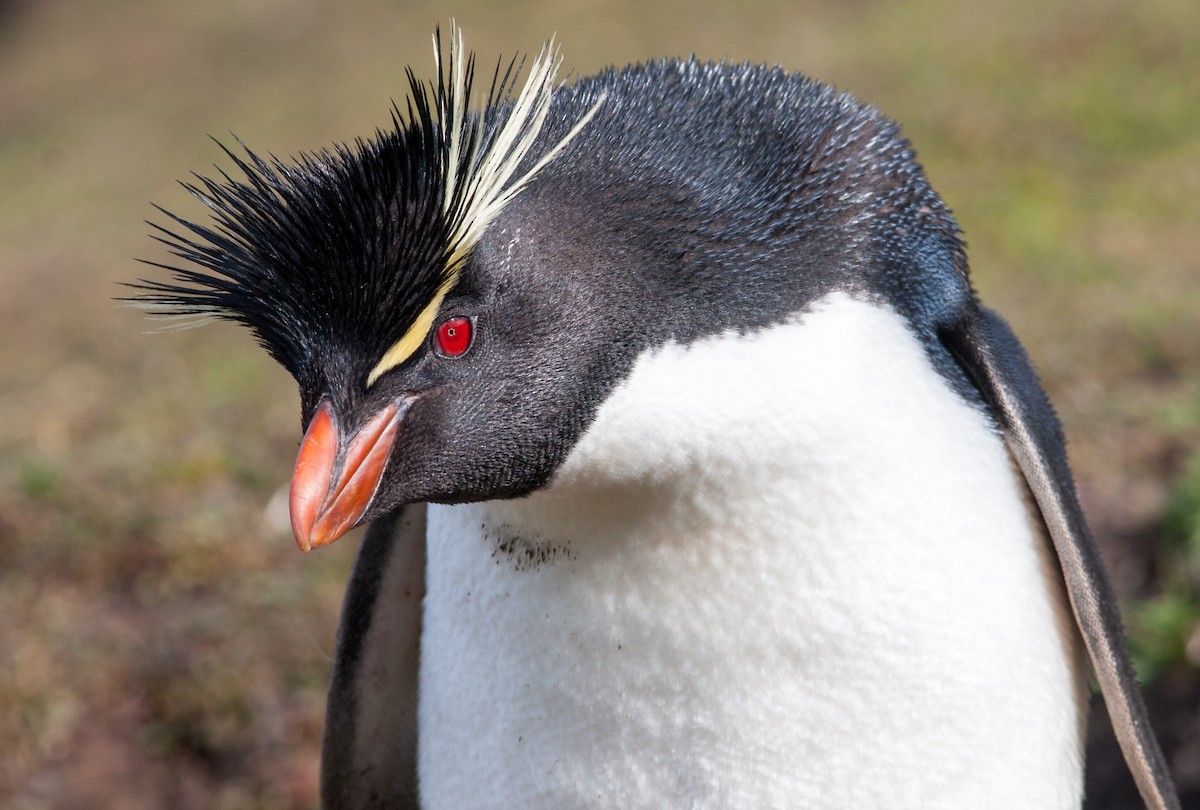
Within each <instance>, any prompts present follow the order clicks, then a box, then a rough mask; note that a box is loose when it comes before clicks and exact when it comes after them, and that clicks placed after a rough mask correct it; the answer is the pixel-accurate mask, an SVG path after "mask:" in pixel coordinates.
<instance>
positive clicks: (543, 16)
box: [0, 0, 1200, 810]
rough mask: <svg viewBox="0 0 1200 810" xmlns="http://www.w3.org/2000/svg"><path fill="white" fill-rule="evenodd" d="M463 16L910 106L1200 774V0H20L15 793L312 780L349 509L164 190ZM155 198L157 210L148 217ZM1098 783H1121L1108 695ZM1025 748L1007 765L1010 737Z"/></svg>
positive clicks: (1119, 791)
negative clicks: (331, 507)
mask: <svg viewBox="0 0 1200 810" xmlns="http://www.w3.org/2000/svg"><path fill="white" fill-rule="evenodd" d="M451 16H454V17H456V18H457V20H458V21H459V23H461V24H462V26H463V27H464V30H465V34H466V39H467V45H468V47H469V48H472V49H474V50H475V51H476V52H477V53H478V54H479V55H480V57H481V62H482V63H484V64H485V65H488V64H491V63H492V62H493V60H495V59H496V58H497V57H498V56H500V55H502V54H503V55H511V54H513V53H515V52H519V51H523V52H529V51H536V49H537V48H538V47H539V46H540V44H541V43H542V42H543V40H544V39H545V38H547V37H548V35H549V34H550V33H552V32H557V33H558V35H559V39H560V42H561V44H562V48H563V54H564V56H565V66H566V68H567V69H574V70H576V71H578V72H580V73H588V72H591V71H593V70H596V69H598V68H600V67H603V66H606V65H609V64H618V65H621V64H625V63H628V62H631V61H638V60H642V59H646V58H650V57H658V56H667V55H687V54H690V53H693V52H695V53H696V54H698V55H699V56H701V57H703V58H710V59H730V60H750V61H753V62H767V63H772V64H776V63H778V64H781V65H784V66H785V67H787V68H790V69H794V70H799V71H804V72H806V73H808V74H810V75H812V76H814V77H816V78H819V79H822V80H824V81H827V82H831V83H833V84H836V85H837V86H839V87H840V88H843V89H847V90H851V91H852V92H854V93H855V94H856V95H858V96H859V97H860V98H862V99H864V100H866V101H869V102H871V103H873V104H875V105H876V106H878V107H879V108H881V109H882V110H883V111H884V112H885V113H887V114H888V115H890V116H892V117H894V118H896V119H898V120H900V121H901V122H902V123H903V124H904V126H905V130H906V132H907V134H908V136H909V137H910V138H911V140H912V141H913V142H914V144H915V145H916V147H917V149H918V152H919V155H920V158H921V160H922V162H923V164H924V165H925V167H926V169H927V170H928V173H929V175H930V177H931V179H932V181H933V184H934V186H935V187H936V188H937V189H939V190H940V192H941V193H942V195H943V196H944V197H945V198H946V200H947V201H948V202H949V204H950V206H951V207H952V208H953V209H954V210H955V211H956V213H957V215H958V218H959V222H960V223H961V225H962V226H963V228H964V229H965V231H966V235H967V239H968V241H969V243H970V249H971V253H970V255H971V263H972V268H973V272H974V279H975V283H976V285H977V287H978V289H979V290H980V292H981V294H982V296H983V297H984V299H985V300H986V301H988V302H989V303H990V304H991V305H992V306H994V307H996V308H998V309H999V310H1001V311H1002V312H1003V313H1004V314H1005V315H1006V316H1007V317H1008V318H1009V319H1010V320H1011V322H1012V323H1013V325H1014V327H1015V328H1016V330H1017V332H1018V334H1020V335H1021V336H1022V338H1023V339H1024V341H1025V343H1026V346H1027V347H1028V348H1029V351H1030V353H1031V354H1032V356H1033V358H1034V360H1035V362H1036V363H1037V365H1038V367H1039V368H1040V370H1041V373H1042V375H1043V377H1044V378H1045V382H1046V385H1047V387H1048V389H1049V391H1050V394H1051V397H1052V398H1053V399H1054V401H1055V402H1056V403H1057V406H1058V408H1059V411H1060V413H1061V415H1062V418H1063V421H1064V423H1065V428H1066V432H1067V434H1068V437H1069V439H1070V440H1071V449H1072V456H1073V461H1074V465H1075V470H1076V473H1077V476H1078V481H1079V486H1080V491H1081V495H1082V498H1083V501H1084V505H1085V508H1086V509H1087V511H1088V513H1089V515H1090V518H1091V521H1092V525H1093V528H1094V529H1095V533H1096V535H1097V537H1098V540H1099V542H1100V543H1101V545H1102V547H1103V552H1104V555H1105V557H1106V559H1107V560H1108V563H1109V565H1110V569H1111V572H1112V575H1113V578H1114V580H1115V582H1116V585H1117V587H1118V589H1119V590H1120V592H1121V594H1122V596H1123V598H1124V600H1125V602H1124V606H1125V611H1126V618H1127V622H1128V624H1129V625H1130V630H1131V634H1132V636H1133V643H1134V647H1135V651H1136V656H1137V662H1138V666H1139V671H1140V673H1141V676H1142V678H1143V680H1144V681H1145V683H1146V687H1147V691H1148V694H1149V701H1150V705H1151V707H1152V710H1153V713H1154V716H1155V723H1156V726H1157V728H1158V731H1159V734H1160V737H1161V739H1162V740H1163V742H1164V744H1165V746H1166V748H1167V752H1168V757H1169V759H1170V761H1171V764H1172V766H1173V768H1174V770H1175V774H1176V777H1177V779H1178V781H1179V783H1180V785H1181V787H1182V788H1183V789H1184V790H1185V796H1186V798H1185V802H1186V804H1187V806H1189V807H1193V808H1195V807H1200V697H1198V696H1200V687H1198V684H1200V676H1198V671H1200V444H1198V442H1197V437H1198V436H1200V10H1198V9H1197V6H1196V4H1195V0H1141V1H1140V2H1137V3H1129V2H1125V0H1066V1H1065V2H1056V3H1050V2H1045V0H999V1H998V2H995V3H989V4H983V3H961V2H957V1H956V0H915V1H914V2H909V3H899V2H884V1H883V0H852V1H850V2H848V1H847V0H814V2H796V1H795V0H792V1H791V2H772V1H771V0H764V1H763V2H751V1H750V0H742V1H741V2H733V1H731V0H723V2H697V1H695V0H693V1H692V2H681V1H680V0H667V1H665V2H657V3H647V2H634V0H621V1H620V2H607V3H599V2H590V1H589V0H576V2H571V3H568V2H563V1H562V0H541V1H540V2H539V1H538V0H530V1H529V2H521V3H497V2H490V1H489V2H484V1H483V0H463V2H460V3H456V4H449V3H433V2H421V0H407V2H404V3H400V2H383V0H374V1H372V0H364V1H363V2H352V3H351V2H347V3H341V4H336V5H335V4H334V3H331V2H318V0H307V2H285V0H258V1H257V2H256V1H255V0H210V2H206V3H192V4H182V3H179V4H174V3H173V4H166V3H156V2H151V1H150V0H108V2H104V3H99V2H91V3H87V2H68V1H67V0H46V1H45V2H40V1H39V2H34V1H33V0H26V1H25V2H22V1H21V0H7V2H0V461H2V467H0V616H2V617H3V621H2V622H0V752H2V753H0V806H4V807H8V808H22V809H23V810H24V809H29V810H32V809H33V808H80V807H122V808H127V809H132V810H136V809H137V808H161V807H168V806H169V807H172V808H174V810H188V809H190V808H231V809H233V808H238V809H240V808H311V807H314V806H315V805H316V787H317V750H318V744H319V738H320V731H321V726H322V712H323V701H324V688H325V683H326V677H327V669H328V666H329V662H330V651H331V648H332V643H333V635H334V630H335V626H336V621H337V614H338V610H339V601H340V597H341V590H342V585H343V581H344V578H345V576H346V574H347V571H348V568H349V566H350V563H351V560H352V557H353V554H354V552H355V546H356V539H355V538H353V537H352V538H350V539H348V540H345V541H343V542H341V543H338V544H335V545H334V546H332V547H330V548H328V549H323V550H321V551H320V552H318V553H314V554H310V555H301V554H299V553H298V552H297V551H296V548H295V545H294V543H293V541H292V539H291V536H290V532H289V530H288V526H287V515H286V490H285V489H284V487H285V486H286V483H287V480H288V476H289V474H290V468H291V464H292V461H293V457H294V453H295V450H296V445H297V442H298V440H299V437H300V424H299V408H298V403H297V397H296V394H295V390H294V387H293V383H292V381H291V380H290V379H289V378H288V377H287V376H286V375H285V374H284V373H283V372H282V371H281V370H280V369H278V368H276V367H275V366H274V365H272V364H271V362H270V361H269V360H268V358H267V357H266V355H265V354H264V353H263V352H261V351H260V350H258V349H257V348H256V347H255V346H254V344H253V341H252V340H251V339H250V338H249V337H248V336H247V335H245V334H243V333H241V332H240V331H238V330H237V329H236V328H234V327H232V326H227V325H213V326H207V327H204V328H201V329H195V330H191V331H186V332H176V333H168V334H150V331H151V330H152V329H153V328H154V324H152V323H149V322H147V321H146V320H145V319H144V318H143V317H142V315H141V314H140V313H139V312H137V311H134V310H130V309H125V308H120V307H119V306H118V305H116V304H115V303H114V302H113V301H112V298H113V297H114V296H118V295H120V294H121V289H120V288H119V287H118V286H117V284H118V282H121V281H128V280H132V279H134V278H135V277H137V276H139V275H145V274H148V273H150V274H154V273H155V272H156V271H154V270H153V268H148V267H145V266H142V265H138V264H136V263H135V261H134V260H135V258H142V259H149V260H157V261H162V260H165V258H166V254H165V250H164V249H163V248H162V247H161V246H159V245H158V244H157V243H155V242H153V241H151V240H150V239H149V238H147V233H148V232H149V228H148V226H147V225H145V224H144V222H143V220H145V219H148V218H154V217H156V216H157V214H156V212H155V211H154V210H153V209H152V207H151V204H150V203H151V202H152V201H153V202H156V203H159V204H162V205H164V206H166V207H168V208H170V209H172V210H174V211H176V212H179V213H182V214H184V215H186V216H191V217H202V216H203V213H202V211H201V210H200V209H199V206H198V205H197V204H196V203H195V202H194V201H193V200H191V199H190V198H189V197H188V195H187V194H186V193H185V192H184V191H183V190H182V189H181V188H179V187H178V186H177V185H176V182H175V181H176V180H178V179H186V178H187V177H188V174H189V172H191V171H193V170H195V171H199V172H201V173H212V172H213V171H214V169H213V164H214V163H216V164H218V165H221V166H224V167H228V163H229V162H228V160H226V159H224V156H223V155H222V154H221V153H220V151H219V149H218V148H217V147H216V145H214V144H213V142H212V141H211V140H209V137H208V135H210V134H211V135H213V136H215V137H217V138H220V139H223V140H226V141H229V140H231V138H232V136H231V134H230V133H236V134H237V136H238V137H240V138H242V139H243V140H245V141H246V143H248V144H249V145H251V146H252V147H254V148H255V149H256V150H259V151H262V152H272V153H275V154H277V155H281V156H286V155H292V154H295V153H296V152H298V151H300V150H304V149H311V148H317V147H321V146H326V145H329V144H331V143H334V142H339V141H348V140H352V139H353V138H355V137H357V136H366V135H369V134H370V133H372V132H373V131H374V128H375V127H377V126H386V125H387V124H388V121H389V105H390V104H391V102H392V100H393V99H394V100H397V101H402V100H403V98H404V94H405V92H406V83H405V79H404V76H403V68H404V67H405V66H406V65H412V66H413V67H414V69H415V71H416V73H417V74H418V75H419V76H423V77H428V76H430V75H431V74H432V71H433V62H432V57H431V48H430V42H429V37H430V34H431V32H432V31H433V28H434V25H435V24H437V23H439V22H440V23H442V24H445V23H447V22H448V20H449V19H450V18H451ZM160 219H161V217H160ZM1091 736H1092V742H1091V745H1090V762H1089V792H1090V797H1089V804H1088V807H1089V808H1092V810H1098V809H1099V808H1120V807H1133V806H1136V802H1135V800H1134V799H1133V798H1132V797H1133V795H1134V794H1133V792H1132V786H1131V782H1130V780H1129V778H1128V777H1127V775H1126V773H1125V768H1124V766H1123V764H1122V763H1121V760H1120V755H1119V754H1118V753H1117V752H1116V751H1115V749H1114V748H1113V745H1112V741H1111V735H1110V732H1109V727H1108V722H1107V719H1106V718H1105V717H1104V716H1103V715H1102V714H1097V713H1095V712H1094V713H1093V722H1092V733H1091ZM1014 778H1019V777H1018V776H1017V775H1014Z"/></svg>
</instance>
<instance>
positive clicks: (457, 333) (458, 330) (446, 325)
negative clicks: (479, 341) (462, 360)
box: [436, 317, 471, 357]
mask: <svg viewBox="0 0 1200 810" xmlns="http://www.w3.org/2000/svg"><path fill="white" fill-rule="evenodd" d="M436 345H437V350H438V352H439V353H441V354H442V355H445V356H446V357H460V356H462V355H463V354H466V351H467V349H469V348H470V347H471V320H470V319H469V318H464V317H455V318H447V319H446V320H444V321H442V322H441V323H440V324H438V328H437V337H436Z"/></svg>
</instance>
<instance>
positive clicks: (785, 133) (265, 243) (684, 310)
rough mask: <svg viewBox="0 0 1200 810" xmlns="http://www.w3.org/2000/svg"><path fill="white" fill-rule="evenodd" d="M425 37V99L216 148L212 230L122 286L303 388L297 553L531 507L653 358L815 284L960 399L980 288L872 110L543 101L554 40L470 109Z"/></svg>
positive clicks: (194, 230)
mask: <svg viewBox="0 0 1200 810" xmlns="http://www.w3.org/2000/svg"><path fill="white" fill-rule="evenodd" d="M435 42H436V45H435V54H437V55H438V62H439V67H438V78H437V79H436V80H435V81H434V82H433V83H430V84H428V85H426V84H423V83H421V82H419V81H418V80H417V79H416V78H415V77H414V76H413V75H412V74H411V73H410V74H409V81H410V84H411V96H410V99H411V100H410V101H409V103H408V108H407V110H406V114H402V113H400V112H399V111H397V112H396V113H395V114H394V116H393V127H392V128H391V129H390V130H388V131H386V132H379V133H376V137H375V138H374V139H372V140H370V141H358V142H356V143H355V144H353V145H352V146H348V147H341V148H337V149H334V150H331V151H324V152H319V153H313V154H308V155H302V156H300V157H299V158H298V159H296V160H293V161H281V160H277V159H274V158H271V159H265V158H262V157H259V156H257V155H255V154H253V153H252V152H250V151H249V150H245V153H244V156H242V155H239V154H235V153H234V152H232V151H229V150H226V151H227V153H228V155H229V158H230V159H231V160H232V161H233V162H234V163H235V164H236V166H237V167H238V169H239V170H240V171H241V173H242V177H241V178H238V179H234V178H232V177H230V176H228V175H222V176H221V177H220V178H219V179H217V180H209V179H203V178H201V179H200V180H199V181H198V182H197V183H195V184H192V185H189V186H187V187H188V188H189V190H190V191H191V192H192V193H193V194H194V195H195V196H197V197H198V198H199V199H200V200H201V201H202V202H203V203H205V205H207V206H208V208H209V209H210V210H211V212H212V215H213V220H214V221H213V223H211V224H209V225H199V224H194V223H191V222H188V221H186V220H183V219H181V218H178V217H174V216H172V215H170V214H169V213H168V214H167V216H170V217H171V219H172V221H173V222H174V226H173V228H162V229H160V231H161V233H160V235H159V238H160V239H161V240H162V241H163V242H165V243H166V244H167V245H168V246H169V247H170V248H171V250H172V252H173V253H174V255H176V256H177V257H178V258H180V259H182V260H184V262H186V263H187V266H185V267H170V266H167V267H166V269H167V270H169V271H170V272H171V273H172V274H173V278H172V279H171V280H170V281H143V282H142V283H141V284H140V285H138V286H140V288H141V290H142V294H141V295H140V297H139V300H140V303H141V304H142V305H143V306H145V307H147V308H149V309H151V310H154V311H157V312H159V313H163V314H178V315H185V316H208V317H217V318H225V319H230V320H234V321H236V322H240V323H242V324H243V325H245V326H247V327H248V328H249V329H250V330H251V331H252V332H253V333H254V334H255V335H256V336H257V337H258V339H259V342H260V343H261V344H262V345H263V346H264V347H265V348H266V349H267V350H268V351H269V352H270V353H271V355H272V356H273V357H275V359H277V360H278V361H279V362H280V363H281V364H282V365H283V366H284V367H285V368H287V369H288V371H290V372H291V374H292V375H293V376H294V377H295V379H296V381H297V383H298V385H299V388H300V398H301V409H302V420H303V426H304V428H305V437H304V439H303V441H302V444H301V449H300V452H299V455H298V457H297V461H296V467H295V470H294V473H293V480H292V492H291V510H292V523H293V528H294V530H295V533H296V539H297V542H298V544H299V545H300V547H301V548H303V549H308V548H311V547H313V546H319V545H323V544H325V543H328V542H332V541H333V540H335V539H336V538H337V537H339V536H340V535H341V534H343V533H345V532H346V531H347V530H348V529H349V528H351V527H352V526H354V525H356V524H357V523H359V522H362V521H364V520H371V519H374V518H376V517H379V516H381V515H384V514H387V513H389V512H391V511H393V510H395V509H397V508H398V507H400V506H403V505H404V504H407V503H415V502H425V501H430V502H440V503H461V502H469V501H481V500H489V499H495V498H512V497H519V496H522V495H526V494H528V493H530V492H533V491H534V490H537V489H539V488H542V487H544V486H546V485H547V484H548V483H550V482H551V481H552V480H553V479H554V476H555V473H556V472H557V471H559V469H560V467H561V465H562V464H563V462H564V460H565V459H566V458H567V456H568V454H569V453H570V452H571V450H572V449H573V448H574V447H575V445H576V443H577V441H578V440H579V438H580V436H581V435H582V434H583V432H584V430H585V428H586V427H587V426H588V425H589V424H590V421H591V418H592V416H593V415H594V413H595V412H596V410H597V408H598V407H599V405H600V404H601V402H602V401H603V400H605V399H606V397H607V396H608V394H609V393H610V392H611V391H612V390H613V389H614V387H615V386H616V385H617V384H618V383H619V382H620V381H621V380H622V379H624V378H625V377H626V375H627V373H628V372H629V370H630V369H631V368H632V366H633V364H634V363H635V362H636V361H637V359H638V357H639V356H641V355H643V354H644V353H645V351H646V350H647V349H653V348H657V347H660V346H664V345H666V344H668V343H671V342H677V343H681V344H686V343H689V342H691V341H695V340H698V339H701V338H703V337H706V336H709V335H714V334H718V333H721V332H728V331H736V332H740V333H744V332H751V331H754V330H756V329H760V328H764V327H767V326H770V325H773V324H777V323H779V322H781V321H783V320H786V319H788V318H791V317H794V316H795V314H796V313H800V312H803V311H804V310H805V309H806V307H808V306H809V305H811V304H812V303H814V302H815V301H816V300H818V299H819V298H820V297H821V296H824V295H827V294H829V292H830V291H834V290H841V291H849V292H851V293H853V294H856V295H867V296H871V297H874V298H879V299H882V300H884V301H887V302H889V303H891V304H892V305H894V306H895V307H896V308H897V309H898V310H900V311H901V312H902V313H903V314H904V315H906V316H907V317H908V319H909V321H910V323H911V324H912V326H913V328H914V329H915V330H916V331H917V333H918V337H919V338H920V339H921V340H922V341H924V342H925V343H926V345H927V346H928V347H929V351H930V354H931V357H932V358H933V359H934V362H935V364H937V363H941V366H940V368H945V369H949V370H948V371H947V372H946V373H947V375H948V376H950V377H952V378H954V379H955V380H957V381H958V384H959V385H960V386H961V387H963V388H964V389H965V388H966V387H967V385H968V384H967V383H965V382H964V381H962V380H961V379H960V378H961V372H960V371H956V367H955V366H954V364H953V362H952V361H950V360H948V359H946V357H945V356H944V355H945V352H944V350H942V349H941V348H940V344H939V342H938V337H937V328H938V323H939V322H940V321H942V320H944V319H945V318H946V317H949V316H950V315H952V314H953V312H954V311H955V308H956V307H957V306H959V304H960V303H961V302H963V301H969V300H970V295H971V293H970V289H969V285H968V282H967V277H966V263H965V258H964V256H963V253H962V247H961V243H960V242H959V240H958V236H957V227H956V226H955V224H954V222H953V219H952V217H951V216H950V214H949V212H948V210H947V209H946V208H945V206H944V205H943V204H942V202H941V200H940V199H939V198H938V197H937V195H936V194H935V193H934V192H933V191H932V189H931V188H929V186H928V183H927V182H926V181H925V179H924V176H923V174H922V172H921V170H920V168H919V167H918V166H917V164H916V163H915V162H914V160H913V155H912V152H911V150H910V149H909V148H908V146H907V144H906V142H904V141H903V140H902V139H901V138H899V137H898V135H897V130H896V128H895V126H894V125H893V124H891V123H890V122H888V121H887V120H886V119H884V118H883V117H882V116H879V115H878V114H877V113H876V112H875V111H873V110H872V109H870V108H867V107H863V106H862V105H859V104H857V103H856V102H854V101H853V99H851V98H849V97H848V96H845V95H841V94H837V93H836V92H834V91H832V90H831V89H830V88H827V87H825V86H823V85H820V84H818V83H815V82H812V81H811V80H805V79H799V78H792V77H789V76H787V75H786V74H785V73H783V72H782V71H781V70H780V69H773V70H768V69H757V68H754V67H752V66H747V65H743V66H730V65H723V64H712V63H710V64H701V63H698V62H696V61H695V60H691V61H663V62H658V63H651V64H647V65H642V66H638V67H636V68H629V69H626V70H625V71H620V72H617V71H608V72H607V73H603V74H600V75H599V76H596V77H593V78H592V79H588V80H583V81H580V82H578V83H576V84H575V85H573V86H572V87H570V88H564V89H563V90H561V91H559V92H557V93H556V94H555V99H556V102H555V104H554V106H553V108H552V105H551V90H552V85H553V81H554V74H555V71H556V69H557V66H558V63H559V59H558V56H557V52H556V51H555V50H554V48H553V43H551V44H549V45H547V47H546V48H545V49H543V51H542V53H541V54H540V55H539V57H538V58H537V59H536V60H535V61H534V62H533V64H532V66H531V70H530V72H529V74H528V78H527V79H526V80H525V82H524V85H523V87H522V89H521V90H520V91H519V92H518V91H517V90H516V83H517V73H518V72H519V71H518V70H517V69H516V67H515V65H514V64H510V66H509V68H508V70H507V71H504V70H497V72H496V76H497V78H496V79H495V80H493V84H492V88H491V90H490V92H489V93H488V94H487V96H486V99H485V103H484V104H483V105H482V108H481V109H480V110H479V111H478V112H470V111H468V107H467V101H468V100H469V99H470V98H471V95H472V94H471V86H472V77H473V73H474V63H473V57H466V56H464V53H463V50H462V40H461V36H460V35H459V34H458V32H457V31H452V35H451V45H450V48H449V49H448V53H449V58H448V59H446V60H443V59H442V49H441V44H440V42H437V37H436V35H435ZM610 91H611V92H612V98H611V100H607V98H608V93H609V92H610ZM593 118H595V119H596V120H594V121H593V120H592V119H593ZM685 124H686V125H685ZM581 132H582V133H584V134H583V136H582V137H580V138H576V136H577V135H579V134H580V133H581ZM730 144H733V145H735V146H736V148H733V147H731V146H730ZM243 148H244V147H243ZM955 375H957V377H956V376H955ZM649 429H650V430H655V429H656V428H655V426H654V425H650V426H649ZM651 461H653V463H655V464H657V463H658V460H656V459H653V460H651ZM656 469H657V468H656ZM660 472H661V471H660ZM656 474H657V473H656Z"/></svg>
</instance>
